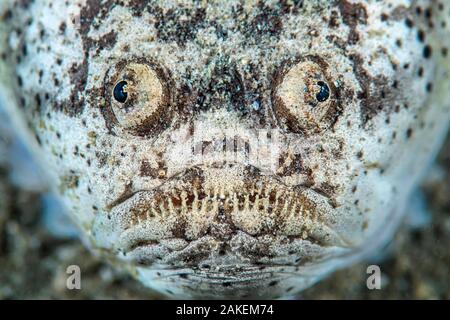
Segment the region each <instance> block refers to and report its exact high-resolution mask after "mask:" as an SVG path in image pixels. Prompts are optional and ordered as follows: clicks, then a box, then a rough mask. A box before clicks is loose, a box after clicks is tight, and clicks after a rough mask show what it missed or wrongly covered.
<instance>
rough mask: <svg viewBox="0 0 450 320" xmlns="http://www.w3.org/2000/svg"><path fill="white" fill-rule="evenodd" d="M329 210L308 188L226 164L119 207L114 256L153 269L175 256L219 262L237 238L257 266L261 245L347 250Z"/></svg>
mask: <svg viewBox="0 0 450 320" xmlns="http://www.w3.org/2000/svg"><path fill="white" fill-rule="evenodd" d="M331 210H333V208H332V206H331V205H330V203H329V199H327V198H326V197H325V196H323V195H321V194H318V193H316V192H315V191H313V190H311V189H310V188H307V187H305V186H295V187H290V186H288V185H286V184H284V183H283V182H282V181H280V180H279V179H277V178H276V177H275V176H272V175H265V174H263V173H262V172H261V171H259V170H258V169H257V168H255V167H252V166H248V165H240V164H226V165H216V166H208V167H201V166H197V167H193V168H190V169H188V170H186V171H184V172H183V173H181V174H179V175H176V176H174V177H172V178H170V179H169V180H167V182H165V183H164V184H163V185H161V186H160V187H158V188H156V189H153V190H140V191H136V192H134V193H132V194H131V195H129V196H128V197H125V198H121V199H120V201H116V202H115V203H114V204H113V206H112V208H111V216H112V217H113V218H112V220H113V223H115V224H116V227H117V228H118V229H119V231H118V232H119V239H118V242H117V243H116V247H117V250H118V251H120V252H122V254H123V255H124V256H128V257H129V258H132V260H135V261H138V263H140V264H150V263H153V262H155V261H156V260H167V259H170V258H172V259H173V260H174V261H176V260H177V259H179V258H180V257H179V255H182V256H184V257H187V258H183V259H182V260H183V261H186V260H189V259H190V260H192V261H190V262H193V260H198V259H200V256H201V254H200V253H202V252H203V253H204V255H205V256H203V258H206V255H209V256H210V255H211V254H212V253H216V254H217V255H218V256H221V255H224V254H223V251H227V250H228V249H229V245H230V242H232V241H234V240H235V239H236V238H242V237H244V238H246V239H247V240H245V241H247V242H248V241H250V242H253V243H255V246H254V247H253V248H252V249H248V248H246V249H245V248H241V249H242V250H244V251H245V250H246V252H245V253H242V252H241V253H242V254H244V255H246V256H255V257H260V258H262V257H263V256H264V255H265V254H264V249H263V248H260V246H259V245H258V244H260V243H261V241H262V240H261V239H264V241H267V239H269V240H268V241H269V242H272V243H274V242H277V241H281V240H283V241H285V242H286V241H287V242H292V241H294V240H296V241H302V242H303V243H305V244H306V243H307V244H309V245H314V246H319V247H324V248H325V247H347V246H348V243H347V241H345V239H344V238H343V237H342V236H340V235H339V234H338V233H337V232H336V231H334V230H333V228H332V227H330V225H331V223H332V221H331V219H330V217H331V215H330V214H329V213H330V211H331ZM233 239H234V240H233ZM264 241H262V242H264ZM266 249H267V248H266ZM242 250H241V251H242ZM252 250H253V252H252ZM190 252H191V253H192V252H196V253H197V257H196V258H193V257H189V256H190V254H189V253H190ZM171 255H172V256H171ZM175 256H178V258H175ZM150 257H152V258H150ZM197 262H198V261H197Z"/></svg>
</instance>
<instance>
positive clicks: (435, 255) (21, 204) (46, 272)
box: [0, 126, 450, 299]
mask: <svg viewBox="0 0 450 320" xmlns="http://www.w3.org/2000/svg"><path fill="white" fill-rule="evenodd" d="M0 127H1V126H0ZM0 129H1V128H0ZM0 133H1V130H0ZM8 143H10V141H8V138H7V137H5V135H3V134H0V299H160V298H162V297H160V296H158V295H157V294H154V293H152V292H151V291H149V290H148V289H146V288H144V287H142V285H141V284H139V283H138V282H137V281H134V280H133V279H131V278H130V277H129V276H127V275H125V274H121V273H119V272H118V271H116V270H114V269H112V268H111V267H110V266H108V265H107V264H106V263H104V262H102V261H99V260H98V259H97V258H96V257H94V256H93V255H91V254H90V253H89V252H88V251H87V250H86V249H85V248H84V247H83V246H82V244H81V243H80V242H79V241H78V240H76V239H72V240H70V239H66V240H63V239H58V238H55V237H54V236H52V235H51V234H50V233H49V232H48V231H47V229H46V227H45V226H44V225H43V222H42V221H43V220H42V219H41V216H42V214H41V213H42V211H43V208H44V206H45V205H46V204H45V202H44V201H43V200H42V199H43V198H42V195H41V194H40V193H39V192H37V191H30V190H28V191H25V190H23V189H20V188H18V187H17V186H14V184H12V183H11V181H10V180H11V174H10V168H8V165H7V162H8V161H6V157H7V155H6V154H5V152H3V153H2V144H3V146H5V145H7V144H8ZM3 149H4V148H3ZM437 163H438V166H437V167H435V168H434V169H433V170H432V171H433V174H431V173H430V176H431V177H432V178H431V179H428V180H429V181H427V182H425V184H424V185H423V192H424V195H425V198H426V203H427V206H428V209H427V210H428V211H429V212H430V214H431V219H430V221H429V222H427V223H425V225H422V226H421V227H419V228H412V227H411V222H407V221H405V223H404V224H403V226H402V227H401V228H400V230H398V232H397V234H396V237H395V239H394V240H393V241H392V243H391V244H390V245H389V246H388V247H387V248H386V250H385V252H384V253H383V254H382V255H380V256H378V257H374V258H373V261H366V262H363V263H359V264H356V265H354V266H352V267H350V268H348V269H345V270H341V271H338V272H335V273H334V274H332V275H331V276H329V277H328V278H327V279H325V280H323V281H322V282H320V283H319V284H317V285H316V286H314V287H312V288H310V289H308V290H306V291H304V292H303V293H302V294H301V295H300V296H299V297H298V298H299V299H449V298H450V272H449V269H448V267H449V263H450V250H449V248H450V137H449V138H448V139H447V142H446V144H445V145H444V147H443V149H442V151H441V153H440V155H439V158H438V162H437ZM72 264H76V265H79V266H80V267H81V270H82V275H81V290H68V289H67V288H66V279H67V274H66V268H67V266H69V265H72ZM370 264H378V265H380V267H381V272H382V288H381V290H369V289H367V287H366V279H367V276H368V275H367V274H366V268H367V266H368V265H370Z"/></svg>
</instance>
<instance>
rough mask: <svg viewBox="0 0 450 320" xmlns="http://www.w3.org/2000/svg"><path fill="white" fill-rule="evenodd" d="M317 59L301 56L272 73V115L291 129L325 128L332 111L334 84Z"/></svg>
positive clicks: (310, 129)
mask: <svg viewBox="0 0 450 320" xmlns="http://www.w3.org/2000/svg"><path fill="white" fill-rule="evenodd" d="M327 68H328V65H327V64H326V63H323V62H321V60H318V59H312V58H308V57H306V58H304V59H301V60H298V61H296V63H295V64H293V65H290V66H289V67H288V68H284V69H283V70H282V71H281V72H279V74H278V75H277V77H276V82H275V86H274V88H273V91H272V102H273V107H274V112H275V115H276V118H277V119H278V120H279V122H280V124H281V125H282V126H283V127H286V129H288V130H290V131H292V132H295V133H304V134H313V133H318V132H321V131H322V130H325V129H326V128H328V127H329V126H330V125H331V123H332V122H333V120H332V117H333V115H335V114H336V112H335V111H336V103H337V101H336V100H337V99H335V98H334V97H333V95H334V94H335V92H336V88H335V87H334V85H333V82H332V81H331V77H330V75H329V74H328V71H327Z"/></svg>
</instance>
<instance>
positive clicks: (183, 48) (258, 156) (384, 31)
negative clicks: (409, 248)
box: [0, 0, 450, 298]
mask: <svg viewBox="0 0 450 320" xmlns="http://www.w3.org/2000/svg"><path fill="white" fill-rule="evenodd" d="M1 10H2V23H1V33H0V37H1V38H0V41H1V43H2V45H1V46H0V48H1V49H0V54H1V60H0V62H1V63H0V68H1V69H0V71H1V86H2V91H3V92H4V93H3V96H6V97H10V99H8V100H9V101H10V103H9V104H8V106H7V108H9V111H10V113H11V114H13V115H15V117H14V118H15V119H17V121H18V122H20V121H21V120H20V119H24V120H26V122H27V123H28V127H29V128H30V129H31V132H32V133H33V134H32V135H33V137H34V140H35V141H34V142H33V143H32V142H31V141H30V144H35V145H37V146H39V147H38V148H36V149H40V151H37V152H40V155H39V158H40V159H41V160H42V162H43V163H44V165H45V167H46V168H47V169H48V172H49V176H50V180H51V181H52V183H53V185H54V186H55V190H56V191H57V192H58V193H59V194H60V195H61V199H62V200H63V202H64V203H65V204H66V205H67V207H68V208H69V209H70V211H71V214H72V217H73V218H74V221H75V222H76V223H77V225H78V226H79V227H80V230H82V234H83V238H84V241H85V242H86V244H88V245H89V247H90V248H92V250H93V251H94V252H96V253H98V254H100V255H102V256H104V257H105V258H106V259H109V260H110V261H111V262H112V263H114V264H116V265H117V266H118V267H121V268H127V269H128V270H129V271H130V272H131V273H132V274H133V275H134V276H136V277H137V278H139V279H140V280H141V281H142V282H143V283H144V284H145V285H147V286H149V287H152V288H154V289H156V290H159V291H161V292H163V293H165V294H167V295H168V296H172V297H189V298H220V297H223V298H242V297H243V298H246V297H262V298H275V297H285V296H288V295H293V294H295V293H297V292H299V291H300V290H302V289H303V288H305V287H308V286H310V285H311V284H313V283H314V282H316V281H318V280H319V279H320V278H322V277H323V276H325V275H326V274H328V273H329V272H331V271H333V270H335V269H336V268H340V267H343V266H345V265H348V264H350V263H352V262H353V261H355V260H357V259H361V258H362V257H364V256H365V255H366V254H367V253H369V252H371V251H373V250H375V249H376V248H377V247H379V246H380V245H382V244H383V243H385V242H386V241H387V240H388V239H389V237H390V236H391V235H392V233H393V231H394V230H395V227H396V226H397V224H398V222H399V220H400V219H401V216H402V213H403V212H404V211H405V207H406V206H407V204H408V197H409V196H410V193H411V191H412V189H413V188H414V187H415V186H416V185H417V183H418V181H419V179H420V177H421V176H422V175H423V174H424V172H425V169H426V168H427V165H428V163H429V162H430V160H431V159H432V158H433V157H434V155H435V153H436V151H437V149H438V147H439V145H440V143H441V142H442V139H443V137H444V136H445V133H446V131H447V128H448V123H449V119H450V104H449V101H450V99H449V98H450V97H449V95H450V94H449V93H450V81H449V72H450V71H449V70H450V63H449V58H448V47H449V45H450V44H449V41H450V23H449V15H450V5H449V4H448V3H447V2H445V1H407V0H391V1H350V0H341V1H279V2H278V1H268V2H253V1H248V2H237V1H223V2H222V1H214V2H211V3H209V4H206V3H201V4H195V5H194V4H192V3H190V2H189V1H183V2H176V1H161V2H155V1H133V0H130V1H126V0H124V1H114V0H105V1H92V0H72V1H51V0H35V1H23V0H22V1H12V0H10V1H2V4H1ZM123 80H125V81H128V82H127V83H128V86H127V87H126V91H125V92H127V94H128V97H127V100H126V102H124V103H122V102H118V101H117V99H115V97H114V88H115V87H116V85H117V84H118V83H119V82H120V81H123ZM319 82H320V83H322V85H323V84H325V85H326V88H327V89H328V95H326V94H323V95H322V96H320V99H319V96H318V95H317V94H318V93H319V91H318V90H319V89H320V87H319ZM319 100H323V101H319ZM16 106H17V107H16ZM23 130H25V129H23ZM29 140H32V139H31V138H29ZM211 146H215V147H214V148H212V147H211Z"/></svg>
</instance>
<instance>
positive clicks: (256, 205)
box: [253, 194, 259, 211]
mask: <svg viewBox="0 0 450 320" xmlns="http://www.w3.org/2000/svg"><path fill="white" fill-rule="evenodd" d="M253 210H256V211H259V194H257V195H256V197H255V202H254V203H253Z"/></svg>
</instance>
